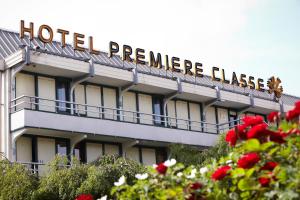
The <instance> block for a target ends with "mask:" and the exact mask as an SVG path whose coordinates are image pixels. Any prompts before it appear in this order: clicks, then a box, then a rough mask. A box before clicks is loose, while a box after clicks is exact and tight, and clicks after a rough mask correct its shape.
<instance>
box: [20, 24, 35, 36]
mask: <svg viewBox="0 0 300 200" xmlns="http://www.w3.org/2000/svg"><path fill="white" fill-rule="evenodd" d="M20 28H21V31H20V38H21V39H23V38H24V37H25V32H27V33H29V35H30V37H29V38H30V40H33V37H34V35H33V23H32V22H30V24H29V28H26V27H25V25H24V20H21V25H20Z"/></svg>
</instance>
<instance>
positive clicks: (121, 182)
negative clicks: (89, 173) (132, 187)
mask: <svg viewBox="0 0 300 200" xmlns="http://www.w3.org/2000/svg"><path fill="white" fill-rule="evenodd" d="M124 183H125V176H121V177H120V178H119V181H118V182H115V183H114V185H115V186H117V187H119V186H121V185H123V184H124Z"/></svg>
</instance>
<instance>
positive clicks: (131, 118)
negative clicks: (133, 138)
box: [123, 92, 137, 122]
mask: <svg viewBox="0 0 300 200" xmlns="http://www.w3.org/2000/svg"><path fill="white" fill-rule="evenodd" d="M123 109H124V110H129V111H136V96H135V93H134V92H125V93H124V94H123ZM123 114H124V115H125V117H124V121H127V122H137V119H136V118H135V117H136V114H135V113H132V112H124V113H123Z"/></svg>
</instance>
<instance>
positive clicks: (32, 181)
mask: <svg viewBox="0 0 300 200" xmlns="http://www.w3.org/2000/svg"><path fill="white" fill-rule="evenodd" d="M0 180H1V181H0V199H1V200H11V199H14V200H19V199H20V200H23V199H30V198H31V196H32V194H33V191H34V190H35V188H36V186H37V178H36V177H34V176H33V175H31V173H30V172H29V171H28V170H27V169H26V167H25V166H22V165H21V164H12V163H10V162H9V161H7V160H2V161H0Z"/></svg>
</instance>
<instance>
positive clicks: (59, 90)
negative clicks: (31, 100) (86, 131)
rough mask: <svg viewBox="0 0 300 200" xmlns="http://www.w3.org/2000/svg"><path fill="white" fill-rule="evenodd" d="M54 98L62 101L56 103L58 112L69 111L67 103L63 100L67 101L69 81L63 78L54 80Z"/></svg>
mask: <svg viewBox="0 0 300 200" xmlns="http://www.w3.org/2000/svg"><path fill="white" fill-rule="evenodd" d="M56 97H57V98H56V99H57V100H59V101H62V102H58V103H57V106H58V107H57V111H58V112H69V109H68V104H67V103H66V102H65V101H69V83H68V82H67V81H65V80H57V82H56Z"/></svg>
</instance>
